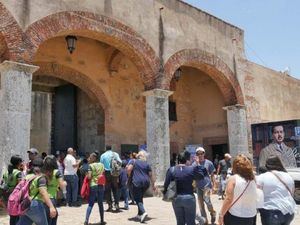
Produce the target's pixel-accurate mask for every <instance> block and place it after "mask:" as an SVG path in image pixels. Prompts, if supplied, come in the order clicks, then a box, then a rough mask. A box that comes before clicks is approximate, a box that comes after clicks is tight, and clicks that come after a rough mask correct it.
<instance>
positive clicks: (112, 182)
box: [100, 146, 122, 212]
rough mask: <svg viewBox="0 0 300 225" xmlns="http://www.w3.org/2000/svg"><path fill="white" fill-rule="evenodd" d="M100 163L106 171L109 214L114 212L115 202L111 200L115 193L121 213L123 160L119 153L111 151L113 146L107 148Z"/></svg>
mask: <svg viewBox="0 0 300 225" xmlns="http://www.w3.org/2000/svg"><path fill="white" fill-rule="evenodd" d="M100 162H101V163H102V164H103V165H104V169H105V178H106V185H105V199H106V202H107V204H108V209H107V210H106V211H107V212H111V211H112V210H113V202H112V198H111V192H113V196H114V200H115V204H114V206H115V209H116V211H119V209H120V208H119V198H118V197H119V194H118V191H119V190H118V189H119V187H118V186H119V175H120V172H121V165H122V160H121V159H120V156H119V154H118V153H116V152H113V151H112V150H111V146H106V152H105V153H103V154H102V155H101V157H100Z"/></svg>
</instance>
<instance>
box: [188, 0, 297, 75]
mask: <svg viewBox="0 0 300 225" xmlns="http://www.w3.org/2000/svg"><path fill="white" fill-rule="evenodd" d="M184 1H185V2H187V3H189V4H191V5H193V6H196V7H197V8H199V9H201V10H203V11H206V12H208V13H210V14H212V15H214V16H216V17H218V18H220V19H222V20H225V21H227V22H229V23H231V24H233V25H235V26H238V27H240V28H242V29H243V30H244V35H245V49H246V56H247V58H248V59H249V60H250V61H253V62H255V63H258V64H260V65H263V66H266V67H269V68H272V69H274V70H277V71H282V70H284V69H285V68H286V67H289V69H290V75H291V76H293V77H297V78H298V79H300V1H299V0H184Z"/></svg>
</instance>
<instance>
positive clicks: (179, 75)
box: [174, 67, 182, 81]
mask: <svg viewBox="0 0 300 225" xmlns="http://www.w3.org/2000/svg"><path fill="white" fill-rule="evenodd" d="M181 75H182V70H181V69H180V67H179V68H178V69H177V70H176V71H175V73H174V78H175V80H176V81H179V78H180V77H181Z"/></svg>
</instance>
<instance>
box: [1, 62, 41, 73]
mask: <svg viewBox="0 0 300 225" xmlns="http://www.w3.org/2000/svg"><path fill="white" fill-rule="evenodd" d="M38 69H39V67H38V66H34V65H30V64H24V63H18V62H13V61H7V60H5V61H4V62H3V63H1V64H0V72H6V71H9V70H16V71H19V72H25V73H30V74H32V73H34V72H35V71H37V70H38Z"/></svg>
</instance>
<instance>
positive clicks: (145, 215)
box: [141, 212, 148, 223]
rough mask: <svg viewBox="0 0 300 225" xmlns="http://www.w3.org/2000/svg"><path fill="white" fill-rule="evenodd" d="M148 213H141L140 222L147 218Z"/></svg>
mask: <svg viewBox="0 0 300 225" xmlns="http://www.w3.org/2000/svg"><path fill="white" fill-rule="evenodd" d="M147 216H148V214H147V213H146V212H144V213H143V214H142V215H141V223H143V222H144V221H145V219H146V218H147Z"/></svg>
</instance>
